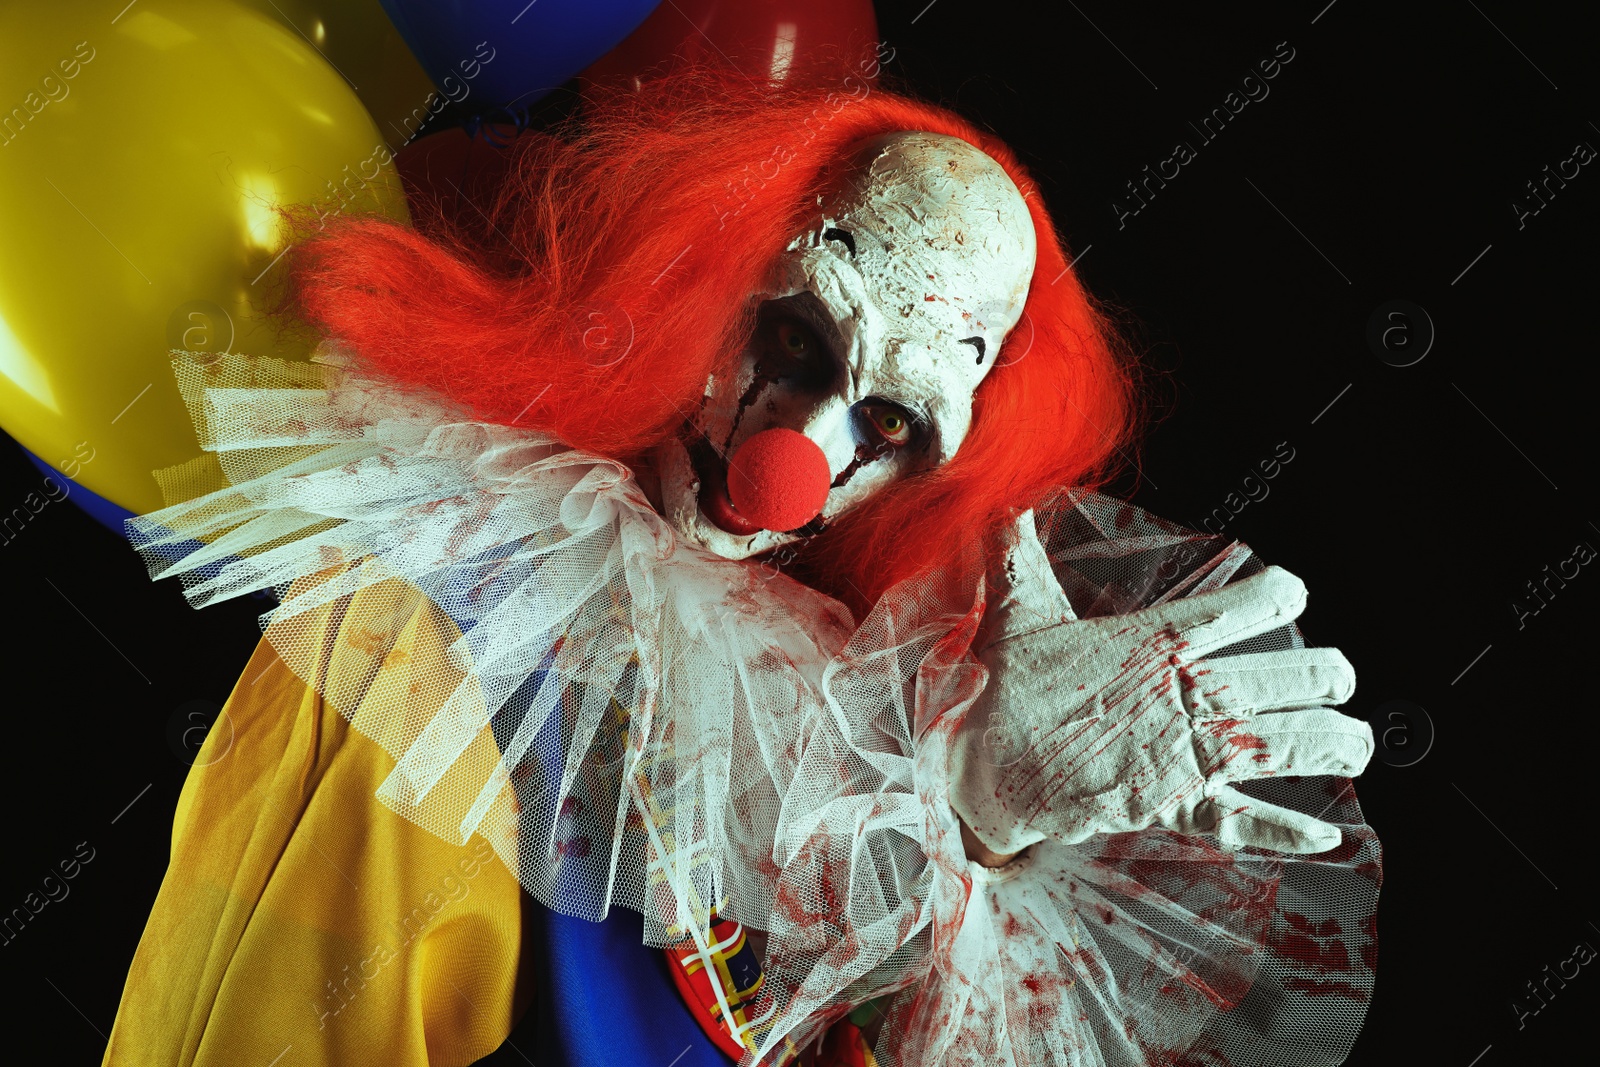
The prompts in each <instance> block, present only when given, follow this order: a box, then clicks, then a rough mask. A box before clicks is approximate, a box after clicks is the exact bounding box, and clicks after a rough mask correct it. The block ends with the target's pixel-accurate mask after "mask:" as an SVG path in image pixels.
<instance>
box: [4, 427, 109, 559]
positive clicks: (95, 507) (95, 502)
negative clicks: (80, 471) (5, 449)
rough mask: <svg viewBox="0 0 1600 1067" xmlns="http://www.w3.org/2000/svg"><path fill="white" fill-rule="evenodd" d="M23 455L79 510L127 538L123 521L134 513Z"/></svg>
mask: <svg viewBox="0 0 1600 1067" xmlns="http://www.w3.org/2000/svg"><path fill="white" fill-rule="evenodd" d="M17 447H18V448H22V446H21V445H18V446H17ZM22 454H23V455H25V456H27V457H28V458H29V459H30V460H32V461H33V465H34V466H35V467H38V468H39V470H40V472H41V473H43V474H44V475H45V477H47V478H54V479H55V480H56V481H57V482H59V483H61V485H62V487H63V488H64V489H65V490H66V493H65V495H66V498H67V499H68V500H70V501H72V502H73V503H74V504H76V505H78V507H79V509H80V510H82V511H83V512H84V513H86V514H87V515H88V516H89V517H90V518H92V519H93V520H94V521H95V522H98V523H99V524H100V525H101V526H104V527H105V528H106V529H108V530H110V531H111V532H112V533H114V534H116V535H117V536H118V537H125V536H127V534H126V531H124V530H123V528H122V520H123V519H131V518H133V512H131V511H129V510H128V509H127V508H125V507H123V506H122V505H120V504H113V503H112V502H111V501H109V500H107V499H106V498H105V497H103V496H101V495H100V494H98V493H95V492H93V491H91V490H89V489H85V488H84V487H83V486H81V485H79V484H78V483H77V482H75V481H73V480H72V479H71V478H68V477H67V476H66V475H65V474H62V473H61V472H60V471H58V470H56V469H55V468H54V467H52V466H50V464H48V463H46V462H45V461H44V460H42V459H40V458H39V457H38V456H36V455H34V454H33V453H32V452H29V451H28V450H27V449H26V448H22Z"/></svg>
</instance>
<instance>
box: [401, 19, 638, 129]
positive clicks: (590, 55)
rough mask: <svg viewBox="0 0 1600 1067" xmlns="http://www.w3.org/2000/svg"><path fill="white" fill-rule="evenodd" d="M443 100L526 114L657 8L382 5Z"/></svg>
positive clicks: (478, 108) (473, 107) (477, 108)
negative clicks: (515, 110) (523, 110)
mask: <svg viewBox="0 0 1600 1067" xmlns="http://www.w3.org/2000/svg"><path fill="white" fill-rule="evenodd" d="M380 2H381V3H382V4H383V10H384V11H385V12H387V13H388V15H389V19H390V21H392V22H393V23H394V25H395V29H397V30H399V31H400V36H401V37H403V38H405V42H406V44H408V45H410V47H411V51H412V53H413V54H414V55H415V56H416V57H417V61H418V62H419V63H421V64H422V69H424V70H426V71H427V72H428V76H429V77H430V78H432V79H433V83H434V85H436V86H438V88H439V92H440V93H441V94H442V96H443V98H444V99H446V100H449V101H451V102H454V103H456V104H459V105H461V106H462V107H465V108H467V109H468V110H470V111H474V112H478V113H482V112H484V111H487V110H490V109H493V108H506V109H517V108H525V107H527V106H528V105H529V104H531V103H533V102H534V101H536V100H538V99H540V98H541V97H544V96H546V95H548V94H549V93H550V92H551V91H553V90H555V89H557V88H559V87H560V86H561V84H562V83H563V82H565V81H567V80H568V79H570V78H571V77H573V75H575V74H577V73H578V72H579V71H581V70H583V69H584V68H585V67H587V66H588V65H589V64H591V63H593V62H594V61H595V60H597V59H599V58H600V57H601V56H603V55H605V54H606V53H607V52H609V51H611V49H613V48H615V47H616V46H617V44H618V43H619V42H621V40H622V39H623V38H624V37H626V36H628V34H630V33H632V32H633V30H634V28H635V27H637V26H638V25H639V23H641V22H643V21H644V20H645V17H646V16H647V15H649V14H650V12H652V11H654V10H655V9H656V7H657V6H658V5H659V4H660V3H661V0H533V2H529V0H474V2H467V0H451V2H449V3H441V2H440V0H380Z"/></svg>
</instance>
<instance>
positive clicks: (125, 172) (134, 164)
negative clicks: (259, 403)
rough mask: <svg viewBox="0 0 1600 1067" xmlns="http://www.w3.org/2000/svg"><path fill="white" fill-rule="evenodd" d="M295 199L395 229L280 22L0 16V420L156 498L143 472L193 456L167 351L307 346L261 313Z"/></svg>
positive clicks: (149, 0)
mask: <svg viewBox="0 0 1600 1067" xmlns="http://www.w3.org/2000/svg"><path fill="white" fill-rule="evenodd" d="M112 16H115V18H113V17H112ZM290 204H312V205H314V206H315V208H316V211H317V212H318V213H319V214H320V215H322V216H323V217H332V216H336V215H340V214H344V215H352V214H357V213H372V212H381V213H383V214H386V215H388V216H389V217H391V218H394V219H397V220H402V221H404V220H405V219H406V217H407V216H406V210H405V197H404V194H403V191H402V188H401V184H400V180H399V177H398V175H397V173H396V172H395V169H394V167H393V165H392V163H391V162H390V152H389V149H388V147H387V145H386V144H385V142H384V139H383V138H382V136H381V135H380V134H379V132H378V130H377V129H376V127H375V126H374V125H373V122H372V119H371V118H370V117H369V116H368V114H367V112H366V110H365V108H363V106H362V104H361V101H360V100H359V99H358V98H357V97H356V95H355V93H354V92H353V91H352V90H351V89H350V86H349V85H348V84H347V83H346V81H345V79H344V78H343V77H341V76H340V75H339V74H338V73H337V72H336V71H334V70H333V69H332V68H331V67H330V66H329V65H328V63H327V62H326V61H324V60H323V58H322V57H321V56H319V55H318V54H317V53H316V51H315V50H314V49H313V48H312V47H311V46H310V45H309V44H307V42H306V41H305V39H304V38H302V37H301V36H300V35H299V34H298V33H296V32H295V31H294V30H293V29H290V28H289V27H288V26H286V25H284V24H283V23H282V22H281V21H279V20H277V19H273V18H268V17H266V16H265V15H262V14H260V13H259V12H257V11H255V10H252V9H251V8H249V7H247V6H245V5H243V4H239V3H234V2H229V0H138V2H137V3H133V4H129V5H128V6H127V7H126V8H124V9H122V11H121V13H120V14H118V13H117V10H116V7H115V6H114V5H112V6H111V7H110V10H109V13H108V12H107V10H106V8H105V7H104V6H103V5H99V4H95V5H92V7H91V5H86V4H68V3H56V4H52V5H32V4H28V5H22V4H17V5H8V6H7V7H6V8H4V9H0V235H3V239H0V424H3V425H4V427H5V429H6V430H7V431H8V432H10V433H11V435H12V436H14V437H16V438H17V439H18V440H19V441H20V442H21V443H22V444H23V446H24V447H26V448H27V449H29V450H30V451H31V452H33V453H34V454H35V455H37V456H39V457H40V458H41V459H42V460H44V461H45V462H46V463H49V464H53V465H57V466H59V467H61V468H62V469H64V470H66V469H68V466H67V465H69V464H70V465H71V467H72V468H75V473H74V475H73V476H74V477H75V478H76V480H77V481H78V482H79V483H81V484H83V485H85V486H87V487H88V488H89V489H92V490H93V491H95V492H96V493H99V494H100V495H101V496H104V497H106V498H108V499H109V500H111V501H113V502H115V503H117V504H120V505H122V506H123V507H125V508H128V509H130V510H132V511H137V512H146V511H152V510H155V509H156V508H158V507H160V506H161V505H162V504H163V501H162V499H161V495H160V493H159V492H158V491H157V488H156V484H155V482H154V480H153V479H152V478H151V477H150V472H151V471H152V470H153V469H156V468H160V467H165V466H170V465H172V464H176V463H182V462H184V461H186V460H188V459H191V458H193V457H194V456H196V455H198V454H199V450H198V448H197V446H196V444H195V440H194V430H193V427H192V425H191V424H190V422H189V419H188V416H187V414H186V413H185V409H184V406H183V403H182V401H181V400H180V398H179V395H178V390H177V386H176V384H175V382H174V380H173V377H172V373H171V370H170V368H169V363H168V359H169V357H168V350H169V349H172V348H187V349H191V350H207V351H223V350H227V351H235V352H251V353H255V354H261V355H267V354H272V355H278V356H280V357H285V358H291V359H292V358H304V356H305V355H306V354H307V352H306V348H305V345H304V343H303V342H297V341H291V340H288V339H286V338H284V337H282V336H280V332H279V330H278V329H277V328H276V324H275V323H272V322H269V321H268V320H266V318H265V316H264V308H265V306H266V304H267V302H268V299H269V296H270V294H269V288H270V287H271V286H272V284H273V282H274V281H275V279H276V277H277V274H278V272H277V271H275V270H274V268H275V267H277V266H278V264H279V263H280V261H281V259H282V256H283V254H284V253H285V252H286V251H287V248H286V246H285V240H286V237H285V233H284V231H283V227H282V225H281V222H280V220H279V218H278V216H277V215H276V214H275V209H276V208H277V207H279V206H285V205H290ZM85 455H89V456H90V457H91V458H90V459H89V460H88V461H85V460H84V456H85Z"/></svg>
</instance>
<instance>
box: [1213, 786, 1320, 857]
mask: <svg viewBox="0 0 1600 1067" xmlns="http://www.w3.org/2000/svg"><path fill="white" fill-rule="evenodd" d="M1195 820H1196V822H1197V823H1199V824H1200V825H1201V827H1202V828H1203V829H1209V830H1211V831H1212V832H1213V833H1215V834H1216V835H1217V840H1218V841H1219V842H1220V843H1221V844H1222V846H1223V847H1224V848H1227V849H1240V848H1266V849H1272V850H1273V851H1275V852H1290V853H1294V854H1296V855H1311V854H1313V853H1317V852H1326V851H1328V849H1330V848H1335V847H1337V846H1338V844H1339V842H1340V841H1342V840H1343V839H1344V835H1343V834H1342V833H1341V832H1340V830H1339V828H1338V827H1337V826H1334V825H1333V824H1332V823H1326V822H1323V821H1322V820H1321V819H1316V818H1312V817H1311V816H1310V815H1307V814H1305V813H1304V812H1299V811H1293V810H1291V809H1289V808H1283V807H1279V806H1278V805H1276V804H1269V803H1267V802H1266V801H1265V800H1257V799H1255V798H1254V797H1247V796H1245V795H1244V794H1243V793H1241V792H1239V791H1238V790H1237V789H1235V788H1233V786H1231V785H1224V786H1222V787H1221V788H1219V789H1217V790H1216V791H1215V792H1214V793H1212V794H1211V795H1210V796H1208V797H1206V798H1205V799H1204V800H1202V801H1201V802H1200V803H1199V804H1198V805H1197V806H1196V807H1195Z"/></svg>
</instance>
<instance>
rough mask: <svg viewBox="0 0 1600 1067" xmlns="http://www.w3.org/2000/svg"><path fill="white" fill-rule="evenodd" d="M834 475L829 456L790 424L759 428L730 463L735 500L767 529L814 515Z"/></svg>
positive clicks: (794, 524) (742, 511)
mask: <svg viewBox="0 0 1600 1067" xmlns="http://www.w3.org/2000/svg"><path fill="white" fill-rule="evenodd" d="M832 481H833V477H832V474H831V473H830V472H829V470H828V457H827V456H825V455H823V454H822V449H820V448H818V447H817V443H816V442H815V441H813V440H811V438H809V437H807V436H806V435H805V434H803V433H797V432H795V431H794V430H784V429H771V430H762V431H761V432H760V433H758V434H756V435H755V436H753V437H751V438H750V439H749V440H747V441H746V442H745V443H744V444H742V445H740V446H739V450H738V451H737V452H735V453H734V454H733V459H732V460H730V461H729V463H728V497H729V499H730V500H732V501H733V506H734V507H735V508H737V509H738V510H739V514H740V516H741V517H743V518H744V519H747V520H748V521H750V522H753V523H759V524H760V525H761V527H762V528H763V529H767V530H795V529H799V528H800V527H801V526H804V525H805V524H806V523H808V522H810V521H811V520H812V519H814V518H816V517H817V514H818V512H820V511H821V510H822V504H823V502H824V501H825V500H827V499H828V490H829V489H830V488H832V485H831V483H832Z"/></svg>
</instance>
